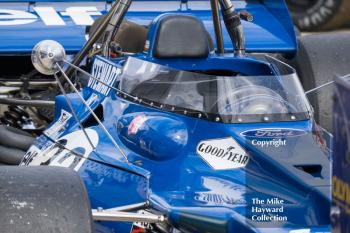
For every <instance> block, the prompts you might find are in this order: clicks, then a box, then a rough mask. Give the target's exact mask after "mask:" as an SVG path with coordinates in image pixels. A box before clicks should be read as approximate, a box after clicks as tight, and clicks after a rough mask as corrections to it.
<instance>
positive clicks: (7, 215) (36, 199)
mask: <svg viewBox="0 0 350 233" xmlns="http://www.w3.org/2000/svg"><path fill="white" fill-rule="evenodd" d="M0 192H1V195H0V223H1V227H0V228H1V232H7V233H17V232H18V233H19V232H23V233H24V232H25V233H32V232H33V233H34V232H35V233H41V232H43V233H50V232H52V233H59V232H61V233H70V232H72V233H73V232H74V233H90V232H92V218H91V209H90V204H89V201H88V198H87V193H86V190H85V188H84V184H83V183H82V181H81V179H80V177H79V176H78V175H77V174H76V173H75V172H74V171H72V170H70V169H67V168H60V167H44V166H43V167H9V166H3V167H0Z"/></svg>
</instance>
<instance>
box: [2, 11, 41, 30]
mask: <svg viewBox="0 0 350 233" xmlns="http://www.w3.org/2000/svg"><path fill="white" fill-rule="evenodd" d="M37 19H38V18H37V17H36V16H35V15H33V14H31V13H28V12H25V11H17V10H5V9H0V26H2V25H3V26H9V25H21V24H28V23H33V22H35V21H36V20H37Z"/></svg>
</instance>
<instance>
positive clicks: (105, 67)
mask: <svg viewBox="0 0 350 233" xmlns="http://www.w3.org/2000/svg"><path fill="white" fill-rule="evenodd" d="M120 73H121V69H119V68H118V67H116V66H115V65H114V64H111V63H110V62H107V61H104V60H102V59H99V58H98V57H96V59H95V61H94V64H93V66H92V73H91V75H92V76H93V77H95V78H96V79H97V80H96V79H93V78H90V79H89V83H88V87H90V88H91V89H93V90H95V91H97V92H99V93H101V94H103V95H105V96H107V95H108V93H109V91H110V89H111V88H110V87H108V86H107V85H109V86H113V84H114V82H115V81H116V80H117V77H118V76H119V74H120ZM98 80H99V81H100V82H99V81H98ZM105 84H107V85H105Z"/></svg>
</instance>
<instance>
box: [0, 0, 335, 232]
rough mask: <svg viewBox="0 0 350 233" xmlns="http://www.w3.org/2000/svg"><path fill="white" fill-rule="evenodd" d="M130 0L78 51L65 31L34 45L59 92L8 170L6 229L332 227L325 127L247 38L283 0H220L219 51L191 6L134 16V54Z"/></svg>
mask: <svg viewBox="0 0 350 233" xmlns="http://www.w3.org/2000/svg"><path fill="white" fill-rule="evenodd" d="M130 4H131V1H130V0H122V1H118V2H115V3H114V5H113V7H112V8H111V9H110V11H109V13H108V14H107V15H106V16H105V17H103V18H102V19H101V20H100V21H99V22H98V24H97V26H96V27H95V29H94V32H93V33H92V34H91V36H90V39H89V40H88V41H87V43H86V44H85V46H84V47H83V48H82V50H81V51H80V52H79V53H78V54H77V55H76V56H75V58H74V60H73V61H72V62H70V61H68V59H66V57H65V51H64V49H63V47H62V46H61V45H60V44H58V43H57V42H54V41H50V40H46V41H43V42H40V43H39V44H38V45H36V46H35V48H34V49H33V53H32V60H33V64H34V66H35V67H36V68H37V70H38V71H39V72H41V73H43V74H46V75H54V77H55V79H56V81H57V83H58V86H59V87H60V90H61V92H62V95H59V96H57V97H56V100H55V106H56V110H55V120H54V121H53V122H52V124H51V125H50V127H49V128H48V129H46V130H45V131H44V133H43V135H41V136H40V137H38V138H37V139H36V140H35V141H34V143H33V145H32V146H31V147H30V149H29V150H28V152H27V153H26V155H25V157H24V158H23V160H22V162H21V165H22V166H20V167H1V168H0V171H1V176H0V187H1V188H0V190H1V195H0V219H1V229H2V231H3V232H133V233H136V232H234V233H235V232H279V233H280V232H289V233H304V232H307V233H311V232H330V231H331V229H330V205H331V198H330V187H331V182H330V180H331V179H330V160H331V144H330V143H329V141H328V140H327V137H326V135H327V134H326V132H325V131H324V130H323V129H322V128H321V127H319V126H317V125H316V123H315V122H314V119H313V112H312V108H311V106H310V105H309V102H308V100H307V98H306V96H305V93H304V91H303V88H302V86H301V84H300V81H299V78H298V75H297V74H296V71H295V70H294V69H293V68H292V67H291V66H289V65H287V64H286V63H284V62H282V61H280V60H279V59H277V58H276V57H275V56H269V55H267V54H263V53H262V52H263V48H262V47H256V48H255V49H256V50H260V53H259V54H256V53H251V52H252V51H253V50H254V49H251V51H249V49H248V48H247V47H246V45H251V42H252V40H248V38H247V41H245V31H244V28H245V27H244V25H247V24H248V23H249V21H251V20H253V17H254V15H256V16H257V17H258V19H255V20H259V17H262V16H263V15H265V17H267V16H269V17H270V18H271V19H274V20H272V21H271V22H270V26H271V27H274V26H276V27H277V26H280V25H281V24H280V23H279V22H278V21H276V18H273V15H274V14H276V13H277V12H286V8H285V5H284V3H283V2H281V3H280V4H277V3H276V2H275V3H266V4H260V3H259V2H256V3H255V5H254V7H255V8H254V7H252V9H255V10H256V12H254V14H252V13H253V12H249V11H243V12H239V13H238V12H237V11H236V10H235V8H234V4H235V2H233V4H232V3H231V2H230V1H226V0H220V1H219V2H217V1H215V0H213V1H212V2H211V4H212V15H213V17H212V18H213V23H212V27H213V28H214V29H215V32H216V34H215V35H216V43H215V44H216V47H217V49H214V48H213V43H212V38H211V36H210V34H209V33H208V32H207V29H206V27H205V25H204V24H203V22H202V21H201V19H200V17H197V16H196V15H195V14H190V13H189V12H186V13H165V14H161V15H159V16H158V17H156V18H154V19H153V21H152V23H151V24H150V25H149V26H148V27H144V26H143V25H138V24H134V23H130V25H129V26H128V30H126V29H125V28H124V33H125V34H123V35H124V36H125V37H124V38H123V39H121V36H120V34H119V39H120V40H123V41H124V43H125V44H127V45H129V46H131V47H132V46H134V47H133V48H138V47H137V46H138V45H140V44H141V45H142V46H141V48H140V49H141V50H140V51H133V52H130V51H131V49H130V50H129V51H125V50H123V49H121V48H120V43H117V42H116V40H115V38H116V36H117V35H118V33H120V31H119V30H120V28H121V27H120V25H121V23H122V21H123V18H124V15H125V13H126V12H127V10H128V8H129V6H130ZM219 4H220V7H221V10H222V15H221V17H222V18H223V22H224V26H225V28H226V30H227V34H228V35H229V37H230V39H231V41H232V47H233V48H234V50H233V51H232V52H225V49H224V46H225V43H223V39H222V25H221V23H220V22H221V21H220V14H219ZM248 5H249V4H248ZM271 12H272V13H271ZM255 13H256V14H255ZM277 15H278V14H277ZM202 17H203V16H202ZM254 18H256V17H254ZM260 19H261V18H260ZM241 20H247V21H248V22H244V23H243V27H242V22H241ZM259 22H260V24H264V23H266V22H265V21H264V20H262V21H258V23H257V24H259ZM288 22H289V23H288ZM288 22H287V23H286V25H290V27H289V28H290V29H291V30H292V29H293V27H292V25H291V24H290V21H288ZM272 23H276V24H272ZM254 25H255V24H254ZM286 30H288V29H286ZM127 32H128V33H127ZM142 32H145V33H146V34H147V35H146V38H144V39H143V37H141V36H139V34H140V33H142ZM280 33H281V34H283V35H286V34H284V31H281V32H280ZM289 35H291V34H289ZM257 36H258V35H257ZM284 38H285V39H286V38H287V37H284ZM142 39H143V41H141V42H140V40H142ZM261 39H262V40H263V38H261ZM254 41H258V42H259V40H258V39H256V40H254ZM286 41H287V42H286ZM293 41H294V42H293ZM119 42H120V41H119ZM284 42H286V43H284V44H283V43H281V46H282V47H283V48H286V44H288V45H292V46H291V48H289V49H290V51H292V50H293V44H294V46H295V38H294V40H293V39H291V40H289V41H288V40H287V39H286V40H285V41H284ZM250 48H252V47H250ZM274 49H275V48H272V49H271V50H274ZM135 50H137V49H135ZM286 50H288V49H286ZM268 51H269V49H268V48H266V49H265V52H268ZM83 59H85V60H86V62H87V65H86V66H84V67H80V66H79V65H80V64H81V62H82V61H83ZM72 69H75V72H72ZM72 74H73V75H72ZM72 76H74V82H73V81H72V80H73V79H71V77H72ZM38 165H42V166H38ZM43 165H48V166H43ZM62 167H63V168H62Z"/></svg>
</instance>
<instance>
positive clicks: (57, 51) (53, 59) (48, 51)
mask: <svg viewBox="0 0 350 233" xmlns="http://www.w3.org/2000/svg"><path fill="white" fill-rule="evenodd" d="M65 58H66V52H65V50H64V48H63V46H62V45H61V44H60V43H58V42H56V41H53V40H43V41H40V42H39V43H38V44H36V45H35V46H34V48H33V50H32V63H33V65H34V67H35V69H36V70H37V71H39V72H40V73H42V74H45V75H52V74H54V73H56V72H58V70H59V69H58V67H57V64H58V65H59V66H61V67H62V65H63V61H64V59H65Z"/></svg>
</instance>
